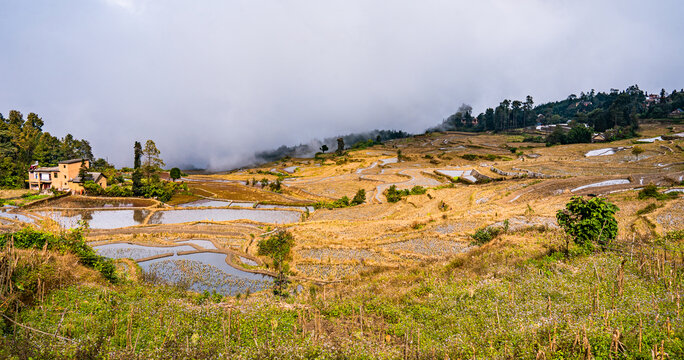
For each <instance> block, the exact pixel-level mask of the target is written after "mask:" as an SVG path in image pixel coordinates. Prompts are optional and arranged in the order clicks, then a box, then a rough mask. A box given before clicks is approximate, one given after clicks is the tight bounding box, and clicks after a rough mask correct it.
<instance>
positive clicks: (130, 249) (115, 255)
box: [93, 243, 197, 260]
mask: <svg viewBox="0 0 684 360" xmlns="http://www.w3.org/2000/svg"><path fill="white" fill-rule="evenodd" d="M93 249H94V250H95V251H96V252H97V253H98V254H100V255H102V256H104V257H108V258H110V259H122V258H130V259H133V260H138V259H144V258H148V257H152V256H159V255H164V254H176V253H178V252H179V251H194V250H197V249H195V248H194V247H192V246H190V245H180V246H145V245H137V244H125V243H116V244H104V245H97V246H93Z"/></svg>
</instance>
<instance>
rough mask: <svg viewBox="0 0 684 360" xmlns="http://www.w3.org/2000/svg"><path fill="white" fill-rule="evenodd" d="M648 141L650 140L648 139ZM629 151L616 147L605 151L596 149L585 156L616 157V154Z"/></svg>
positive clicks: (604, 149)
mask: <svg viewBox="0 0 684 360" xmlns="http://www.w3.org/2000/svg"><path fill="white" fill-rule="evenodd" d="M646 140H648V139H646ZM625 149H627V148H626V147H622V146H620V147H616V148H612V147H610V148H603V149H596V150H591V151H587V152H586V153H585V154H584V156H585V157H592V156H608V155H615V153H616V152H618V151H622V150H625Z"/></svg>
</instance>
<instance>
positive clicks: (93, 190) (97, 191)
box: [83, 181, 105, 196]
mask: <svg viewBox="0 0 684 360" xmlns="http://www.w3.org/2000/svg"><path fill="white" fill-rule="evenodd" d="M83 189H85V192H86V194H88V195H92V196H98V195H102V194H104V193H105V190H104V189H103V188H102V186H100V185H99V184H96V183H95V182H93V181H86V182H85V183H83Z"/></svg>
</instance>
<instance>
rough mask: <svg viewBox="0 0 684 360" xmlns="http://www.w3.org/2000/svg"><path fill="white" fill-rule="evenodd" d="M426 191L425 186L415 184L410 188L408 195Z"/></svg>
mask: <svg viewBox="0 0 684 360" xmlns="http://www.w3.org/2000/svg"><path fill="white" fill-rule="evenodd" d="M426 192H427V189H426V188H424V187H422V186H420V185H416V186H414V187H412V188H411V191H410V195H423V194H425V193H426Z"/></svg>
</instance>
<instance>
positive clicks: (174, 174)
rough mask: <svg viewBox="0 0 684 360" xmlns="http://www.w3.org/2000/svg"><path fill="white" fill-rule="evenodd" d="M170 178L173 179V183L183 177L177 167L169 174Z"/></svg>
mask: <svg viewBox="0 0 684 360" xmlns="http://www.w3.org/2000/svg"><path fill="white" fill-rule="evenodd" d="M169 176H170V177H171V180H173V181H176V180H178V179H180V177H181V171H180V169H179V168H177V167H175V168H173V169H171V171H170V172H169Z"/></svg>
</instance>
